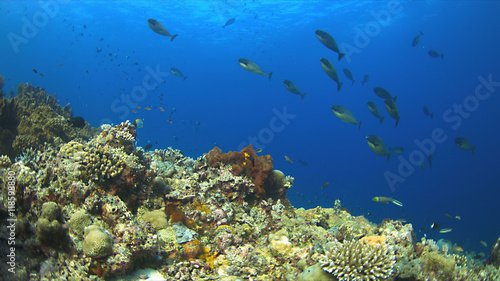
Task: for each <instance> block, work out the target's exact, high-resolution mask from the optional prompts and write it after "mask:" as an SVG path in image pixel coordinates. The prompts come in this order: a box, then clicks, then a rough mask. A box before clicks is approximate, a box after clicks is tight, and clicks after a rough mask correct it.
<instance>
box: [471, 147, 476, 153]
mask: <svg viewBox="0 0 500 281" xmlns="http://www.w3.org/2000/svg"><path fill="white" fill-rule="evenodd" d="M475 152H476V147H475V146H473V147H472V154H474V153H475Z"/></svg>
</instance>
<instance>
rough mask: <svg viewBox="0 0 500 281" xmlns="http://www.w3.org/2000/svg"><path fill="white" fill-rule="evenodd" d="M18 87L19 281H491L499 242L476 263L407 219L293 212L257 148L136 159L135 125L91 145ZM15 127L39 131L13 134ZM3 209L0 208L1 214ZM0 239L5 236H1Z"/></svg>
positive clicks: (2, 113)
mask: <svg viewBox="0 0 500 281" xmlns="http://www.w3.org/2000/svg"><path fill="white" fill-rule="evenodd" d="M19 91H20V93H22V94H18V96H21V97H23V98H24V99H25V100H26V101H29V102H25V101H24V99H23V100H21V99H19V100H18V99H17V98H18V97H16V98H15V99H10V100H6V99H4V98H1V99H0V121H2V122H0V123H1V124H2V125H4V124H6V123H5V122H3V121H4V120H13V122H14V123H9V125H8V126H11V125H12V124H14V125H13V126H11V127H8V128H7V127H2V128H1V131H0V138H2V140H9V141H10V142H8V141H7V142H3V141H2V147H1V148H0V149H6V147H8V149H10V150H9V151H11V150H12V142H13V141H14V139H17V142H16V147H17V146H19V150H22V149H24V150H23V151H22V153H20V154H19V155H17V154H16V153H13V154H8V153H7V152H5V151H6V150H2V151H0V153H2V154H3V155H7V156H9V157H10V158H9V157H6V156H2V157H0V175H3V176H4V177H1V178H0V187H1V194H0V196H1V197H2V198H8V197H9V196H12V192H13V191H10V190H9V188H8V185H7V182H6V181H5V180H4V178H5V175H6V174H7V172H8V173H15V175H16V190H15V192H14V193H15V194H14V198H15V202H16V213H15V215H16V218H17V226H16V239H17V242H16V249H17V250H16V251H17V252H16V258H17V264H16V265H17V272H16V273H17V274H18V275H17V276H16V277H19V279H20V280H30V279H31V280H63V279H68V280H99V279H100V278H105V279H113V278H114V279H126V278H127V276H123V275H125V274H130V273H131V272H132V271H133V270H135V269H138V268H145V267H151V268H154V269H155V270H157V272H158V273H160V274H162V276H163V278H164V279H165V280H243V279H245V280H246V279H248V280H382V279H387V280H422V281H423V280H498V279H499V276H500V273H499V270H498V263H497V261H498V252H499V251H498V243H497V244H495V246H494V247H493V250H492V253H491V255H490V258H489V259H488V263H487V264H485V265H481V264H480V261H479V260H480V259H481V258H479V259H477V258H473V257H470V254H469V255H467V256H466V255H465V254H463V255H462V254H460V253H453V251H451V249H450V245H452V244H451V243H450V244H449V245H448V243H441V242H439V241H438V242H434V241H433V240H430V239H422V240H421V241H418V242H417V239H416V235H415V233H414V231H413V227H412V225H411V224H409V223H402V222H400V221H393V220H391V219H385V220H384V221H382V223H380V224H378V225H377V224H374V223H372V222H370V221H368V220H367V219H366V218H364V217H363V216H353V215H351V214H350V213H349V212H348V211H346V210H344V209H343V208H342V206H341V204H340V201H339V200H335V205H334V207H333V208H321V207H317V208H314V209H309V210H305V209H302V208H299V209H296V208H293V206H291V204H290V203H289V202H288V200H287V198H286V192H287V190H288V189H289V188H291V187H292V184H293V178H292V177H290V176H285V175H284V174H283V173H282V172H281V171H279V170H276V169H274V167H273V163H272V158H271V157H270V156H269V155H267V156H258V155H257V154H256V153H255V151H254V150H253V148H252V147H251V146H248V147H246V148H244V149H242V150H241V151H240V152H229V153H222V151H221V150H220V149H218V148H214V149H213V150H212V151H210V152H208V153H207V154H205V155H204V156H201V157H199V158H198V159H192V158H189V157H185V156H184V155H183V154H182V153H181V152H180V151H179V150H175V149H172V148H168V149H156V150H154V151H144V150H143V149H142V148H136V147H135V146H134V143H135V140H136V131H135V127H134V126H133V125H132V124H130V122H123V123H121V124H118V125H116V126H111V125H103V126H101V128H100V130H101V132H100V133H98V134H96V135H95V136H93V137H92V138H89V139H87V138H84V137H82V132H83V131H84V129H85V128H81V129H78V128H69V129H65V128H64V124H65V123H64V120H66V119H67V118H68V117H69V116H70V111H69V107H68V108H65V109H64V108H61V107H59V106H58V105H57V101H56V100H55V98H54V97H53V96H48V95H46V94H45V92H44V91H43V90H41V89H39V88H34V87H32V86H29V85H27V84H23V85H21V86H20V87H19ZM28 108H29V111H26V112H25V110H27V109H28ZM20 112H23V113H22V114H20ZM13 113H15V114H13ZM18 113H19V114H18ZM42 113H43V114H48V115H47V116H49V117H50V118H48V119H47V120H50V119H52V120H53V121H51V122H43V121H42V120H41V118H40V114H42ZM32 115H33V116H32ZM25 116H32V117H33V118H34V119H33V121H31V120H27V119H26V118H25ZM10 117H12V118H13V119H8V118H10ZM5 118H7V119H5ZM23 118H24V119H23ZM63 118H64V119H63ZM21 120H24V121H23V122H24V123H23V124H26V126H28V125H29V126H32V127H33V126H34V127H36V128H37V132H36V133H32V132H30V130H29V129H26V128H23V129H22V130H25V131H22V130H20V129H18V126H19V124H20V122H21ZM56 120H61V121H62V122H59V121H56ZM16 122H17V123H16ZM34 127H33V128H34ZM40 130H41V131H40ZM20 131H22V132H25V133H23V134H19V132H20ZM72 132H76V135H75V136H74V135H73V134H72ZM40 134H41V135H40ZM48 135H51V137H50V138H49V137H48ZM56 135H57V136H56ZM41 139H45V140H49V142H47V143H46V144H40V143H39V141H40V140H41ZM5 144H8V145H7V146H6V145H5ZM31 145H33V147H31ZM26 147H29V148H27V149H26ZM0 155H1V154H0ZM15 155H17V156H18V157H17V158H15V159H13V158H12V156H15ZM9 192H10V195H9ZM8 209H9V205H8V202H7V200H2V201H0V214H7V213H8ZM3 217H5V215H4V216H3ZM0 235H2V237H8V235H9V233H8V232H7V230H6V228H5V227H4V228H0ZM5 245H7V243H1V244H0V250H2V251H5V252H6V251H8V249H6V248H5V247H6V246H5ZM474 256H476V255H474ZM477 256H480V255H477ZM5 267H6V263H2V264H0V269H2V270H5Z"/></svg>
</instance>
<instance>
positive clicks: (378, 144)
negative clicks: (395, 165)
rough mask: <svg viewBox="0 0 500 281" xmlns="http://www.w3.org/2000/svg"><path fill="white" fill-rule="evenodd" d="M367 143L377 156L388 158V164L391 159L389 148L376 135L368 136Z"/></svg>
mask: <svg viewBox="0 0 500 281" xmlns="http://www.w3.org/2000/svg"><path fill="white" fill-rule="evenodd" d="M366 142H367V143H368V146H369V147H370V148H371V149H372V150H373V152H375V154H377V155H380V156H387V162H389V160H390V159H391V153H390V152H389V151H387V146H386V145H385V142H384V141H383V140H382V139H381V138H380V137H379V136H376V135H368V136H366Z"/></svg>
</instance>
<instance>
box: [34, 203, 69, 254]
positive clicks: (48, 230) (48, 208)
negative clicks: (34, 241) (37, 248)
mask: <svg viewBox="0 0 500 281" xmlns="http://www.w3.org/2000/svg"><path fill="white" fill-rule="evenodd" d="M61 222H62V218H61V207H59V205H57V204H56V203H54V202H47V203H44V204H43V205H42V214H41V216H40V218H39V219H38V221H37V223H36V227H37V237H38V240H39V241H40V242H41V243H42V244H47V245H51V246H57V242H59V241H60V239H61V238H62V237H63V235H64V232H65V231H64V228H63V226H62V223H61Z"/></svg>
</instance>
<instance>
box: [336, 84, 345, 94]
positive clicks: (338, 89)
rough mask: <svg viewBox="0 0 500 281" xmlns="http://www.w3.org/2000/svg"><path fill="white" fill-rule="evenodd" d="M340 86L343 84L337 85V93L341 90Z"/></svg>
mask: <svg viewBox="0 0 500 281" xmlns="http://www.w3.org/2000/svg"><path fill="white" fill-rule="evenodd" d="M342 84H344V83H339V84H338V85H337V92H340V88H342Z"/></svg>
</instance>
